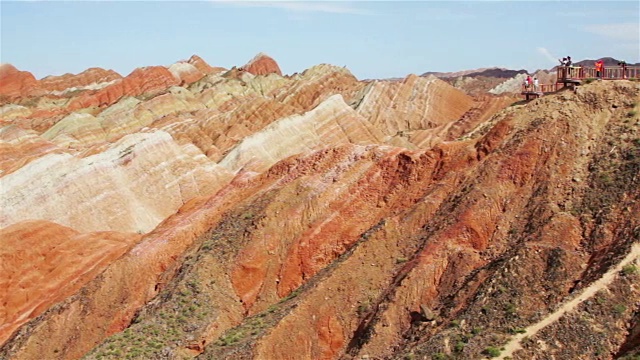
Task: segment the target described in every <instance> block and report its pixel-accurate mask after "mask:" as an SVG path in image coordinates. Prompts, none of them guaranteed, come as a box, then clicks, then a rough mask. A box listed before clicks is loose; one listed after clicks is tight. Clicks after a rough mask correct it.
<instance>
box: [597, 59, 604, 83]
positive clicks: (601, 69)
mask: <svg viewBox="0 0 640 360" xmlns="http://www.w3.org/2000/svg"><path fill="white" fill-rule="evenodd" d="M603 73H604V63H603V62H602V60H598V61H596V77H597V78H598V80H602V75H603Z"/></svg>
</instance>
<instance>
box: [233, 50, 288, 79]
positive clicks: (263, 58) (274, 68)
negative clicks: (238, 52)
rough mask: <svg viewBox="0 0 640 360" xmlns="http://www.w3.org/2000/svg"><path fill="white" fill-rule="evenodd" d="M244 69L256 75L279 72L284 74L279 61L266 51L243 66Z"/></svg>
mask: <svg viewBox="0 0 640 360" xmlns="http://www.w3.org/2000/svg"><path fill="white" fill-rule="evenodd" d="M242 68H243V69H244V70H246V71H248V72H250V73H252V74H254V75H267V74H278V75H282V72H281V71H280V67H279V66H278V63H276V61H275V60H273V58H271V57H270V56H268V55H267V54H264V53H259V54H258V55H256V56H255V57H254V58H253V59H251V60H249V62H248V63H246V64H245V65H244V66H243V67H242Z"/></svg>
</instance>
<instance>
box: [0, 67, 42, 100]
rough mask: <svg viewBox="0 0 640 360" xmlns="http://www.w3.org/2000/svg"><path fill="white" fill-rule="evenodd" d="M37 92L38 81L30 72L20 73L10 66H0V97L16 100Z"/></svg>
mask: <svg viewBox="0 0 640 360" xmlns="http://www.w3.org/2000/svg"><path fill="white" fill-rule="evenodd" d="M39 92H41V90H40V89H39V87H38V81H37V80H36V78H35V76H33V74H31V73H30V72H28V71H20V70H18V69H16V68H15V67H14V66H13V65H11V64H2V65H1V66H0V95H3V96H7V97H9V98H17V97H22V96H31V95H35V94H37V93H39Z"/></svg>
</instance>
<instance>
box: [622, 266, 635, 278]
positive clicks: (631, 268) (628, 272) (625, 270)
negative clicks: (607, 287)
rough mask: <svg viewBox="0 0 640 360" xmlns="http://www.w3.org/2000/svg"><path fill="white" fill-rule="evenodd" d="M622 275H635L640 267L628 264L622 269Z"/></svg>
mask: <svg viewBox="0 0 640 360" xmlns="http://www.w3.org/2000/svg"><path fill="white" fill-rule="evenodd" d="M622 273H623V274H624V275H625V276H630V275H635V274H637V273H638V267H637V266H635V265H633V264H627V265H625V266H623V267H622Z"/></svg>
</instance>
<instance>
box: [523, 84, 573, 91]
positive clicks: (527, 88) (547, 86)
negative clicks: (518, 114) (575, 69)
mask: <svg viewBox="0 0 640 360" xmlns="http://www.w3.org/2000/svg"><path fill="white" fill-rule="evenodd" d="M562 86H563V85H562V84H559V83H555V84H539V85H538V86H537V87H536V86H535V85H529V86H527V85H524V84H523V85H522V92H541V93H550V92H555V91H558V90H559V89H560V88H561V87H562Z"/></svg>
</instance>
